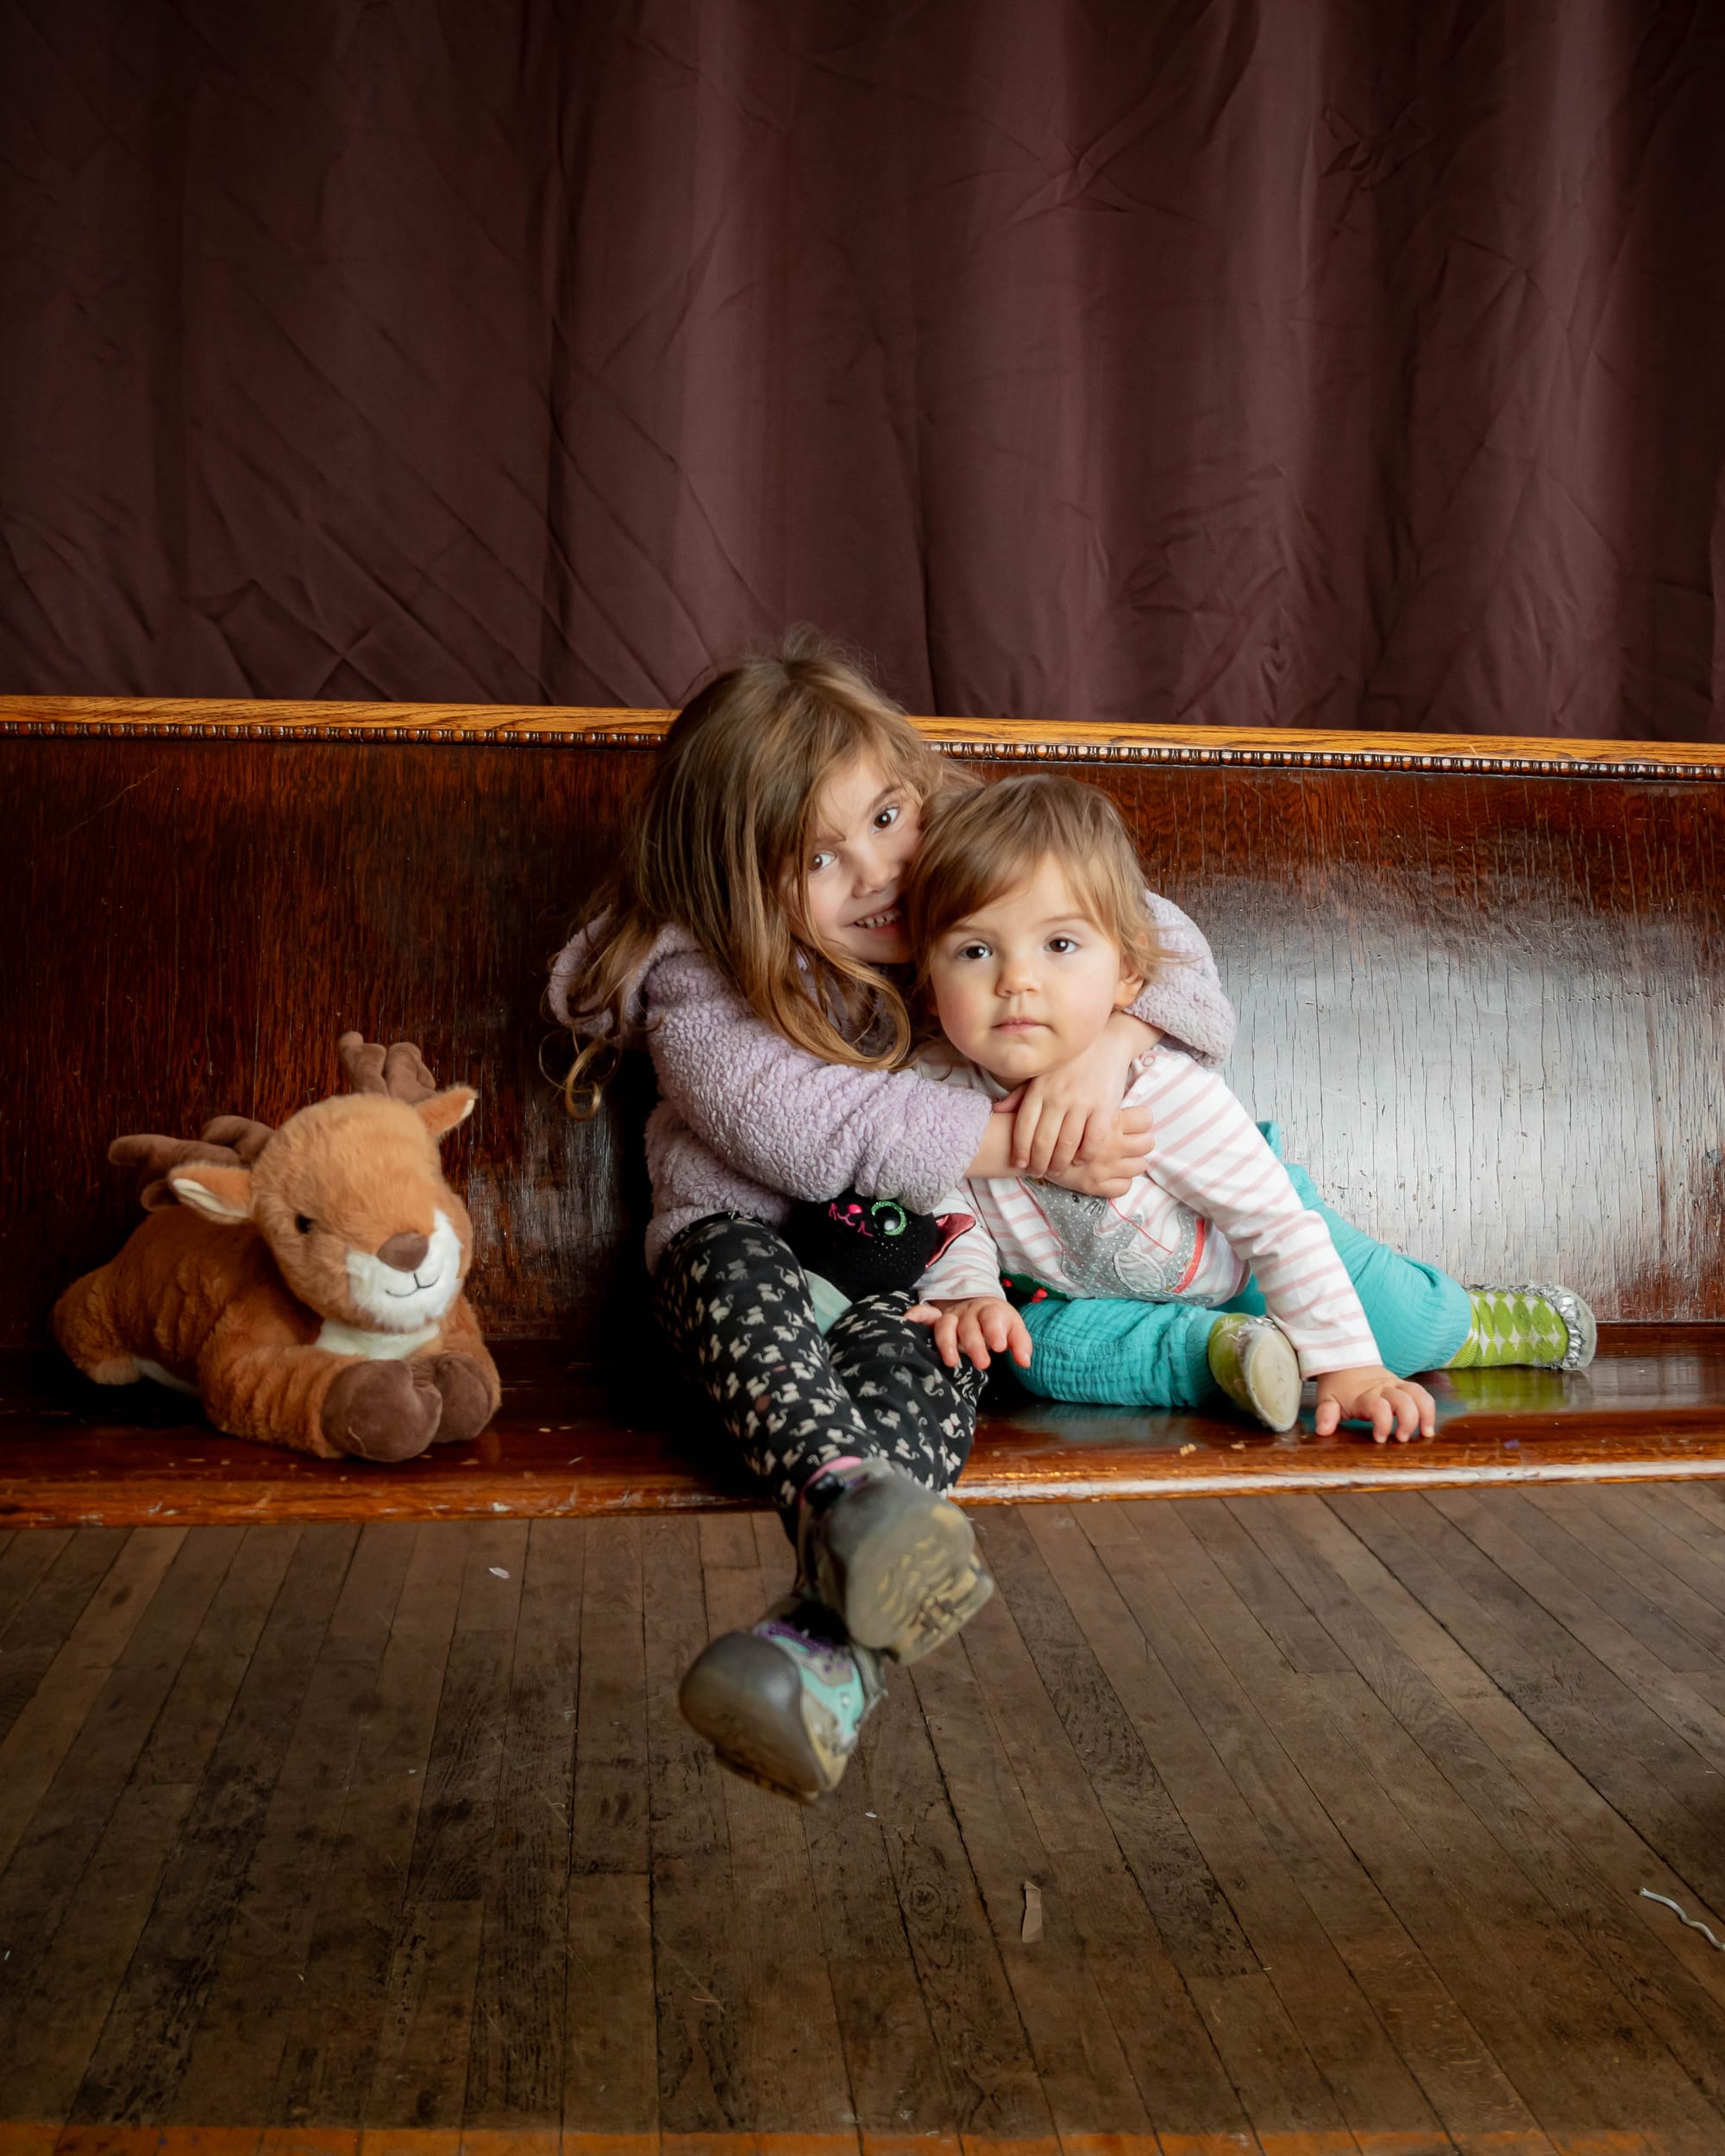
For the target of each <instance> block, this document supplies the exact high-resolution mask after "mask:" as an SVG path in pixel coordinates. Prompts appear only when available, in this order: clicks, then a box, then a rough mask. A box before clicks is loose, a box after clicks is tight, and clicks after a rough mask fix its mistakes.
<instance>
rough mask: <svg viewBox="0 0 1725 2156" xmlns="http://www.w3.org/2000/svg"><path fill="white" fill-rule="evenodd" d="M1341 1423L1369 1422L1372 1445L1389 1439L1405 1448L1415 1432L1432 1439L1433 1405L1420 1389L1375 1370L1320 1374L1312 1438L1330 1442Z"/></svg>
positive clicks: (1435, 1409)
mask: <svg viewBox="0 0 1725 2156" xmlns="http://www.w3.org/2000/svg"><path fill="white" fill-rule="evenodd" d="M1341 1422H1369V1423H1370V1424H1371V1435H1372V1439H1373V1442H1374V1443H1376V1444H1377V1445H1383V1444H1384V1443H1385V1442H1386V1441H1387V1440H1388V1439H1389V1438H1390V1437H1392V1436H1393V1437H1394V1438H1396V1440H1397V1441H1398V1443H1400V1444H1402V1445H1405V1444H1406V1443H1407V1442H1408V1438H1411V1437H1412V1436H1413V1434H1414V1432H1415V1431H1416V1430H1417V1431H1418V1432H1419V1433H1420V1435H1421V1437H1422V1438H1429V1437H1430V1436H1432V1434H1433V1432H1435V1430H1436V1429H1437V1426H1438V1406H1437V1402H1436V1401H1434V1400H1433V1398H1432V1395H1430V1394H1429V1393H1428V1392H1427V1390H1426V1388H1425V1387H1424V1386H1423V1385H1416V1384H1415V1382H1414V1381H1413V1379H1412V1378H1410V1377H1397V1376H1396V1373H1395V1372H1394V1371H1393V1370H1387V1369H1383V1368H1382V1367H1380V1366H1377V1365H1371V1364H1369V1365H1367V1367H1365V1368H1364V1369H1357V1370H1326V1371H1325V1372H1324V1374H1323V1376H1321V1377H1320V1379H1319V1380H1318V1420H1317V1432H1318V1435H1319V1436H1320V1438H1329V1437H1333V1436H1334V1435H1335V1432H1336V1426H1337V1424H1338V1423H1341Z"/></svg>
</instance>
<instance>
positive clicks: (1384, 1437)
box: [1371, 1393, 1396, 1445]
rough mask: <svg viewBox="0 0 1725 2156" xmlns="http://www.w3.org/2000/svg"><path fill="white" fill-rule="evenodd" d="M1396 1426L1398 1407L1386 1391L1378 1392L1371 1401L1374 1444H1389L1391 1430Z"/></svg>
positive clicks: (1372, 1439)
mask: <svg viewBox="0 0 1725 2156" xmlns="http://www.w3.org/2000/svg"><path fill="white" fill-rule="evenodd" d="M1395 1427H1396V1409H1395V1407H1394V1406H1393V1405H1392V1403H1391V1401H1390V1400H1389V1395H1387V1394H1386V1393H1377V1394H1374V1395H1373V1396H1372V1401H1371V1441H1372V1443H1373V1444H1374V1445H1388V1444H1389V1437H1390V1432H1392V1431H1393V1430H1394V1429H1395Z"/></svg>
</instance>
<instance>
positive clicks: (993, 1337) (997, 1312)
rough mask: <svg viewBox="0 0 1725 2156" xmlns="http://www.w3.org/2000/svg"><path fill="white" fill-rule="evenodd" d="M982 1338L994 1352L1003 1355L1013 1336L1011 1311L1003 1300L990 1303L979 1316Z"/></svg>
mask: <svg viewBox="0 0 1725 2156" xmlns="http://www.w3.org/2000/svg"><path fill="white" fill-rule="evenodd" d="M980 1322H981V1325H982V1338H984V1339H985V1340H986V1341H987V1342H988V1345H989V1346H990V1347H991V1348H993V1349H994V1351H995V1353H996V1354H999V1355H1004V1354H1005V1353H1006V1350H1007V1342H1008V1341H1009V1340H1010V1339H1011V1338H1012V1337H1013V1313H1012V1312H1011V1310H1010V1309H1009V1308H1008V1307H1007V1305H1006V1304H1005V1303H1003V1302H996V1303H991V1304H990V1305H989V1306H988V1308H987V1309H986V1310H985V1311H983V1312H982V1317H981V1320H980Z"/></svg>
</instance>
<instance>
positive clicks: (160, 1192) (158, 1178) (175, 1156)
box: [108, 1116, 269, 1213]
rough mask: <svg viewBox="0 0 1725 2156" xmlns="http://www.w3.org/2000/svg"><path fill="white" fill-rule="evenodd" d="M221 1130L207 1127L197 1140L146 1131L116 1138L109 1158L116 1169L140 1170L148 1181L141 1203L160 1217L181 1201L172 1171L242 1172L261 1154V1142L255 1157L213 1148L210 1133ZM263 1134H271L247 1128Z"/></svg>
mask: <svg viewBox="0 0 1725 2156" xmlns="http://www.w3.org/2000/svg"><path fill="white" fill-rule="evenodd" d="M221 1121H222V1122H232V1123H239V1122H240V1121H241V1119H240V1118H239V1117H238V1116H232V1117H223V1118H222V1119H221ZM219 1127H220V1125H219V1124H218V1123H211V1124H209V1125H206V1126H205V1130H204V1137H203V1138H163V1137H161V1136H160V1135H159V1134H158V1133H157V1132H155V1131H144V1132H141V1133H140V1134H139V1135H138V1136H136V1137H134V1138H116V1139H115V1141H114V1143H113V1144H111V1145H110V1147H109V1148H108V1157H109V1159H110V1161H112V1162H113V1163H114V1165H115V1166H116V1168H138V1169H142V1170H143V1172H144V1174H145V1175H146V1176H147V1178H149V1180H148V1181H146V1182H145V1184H144V1187H143V1188H142V1189H141V1191H140V1192H139V1193H138V1199H139V1202H140V1203H141V1205H142V1206H143V1208H144V1211H145V1212H146V1213H160V1212H163V1211H165V1210H166V1207H167V1206H172V1205H177V1204H178V1203H179V1200H178V1199H177V1198H176V1197H175V1196H174V1194H173V1185H172V1184H171V1183H170V1182H169V1181H168V1180H167V1171H168V1170H169V1169H171V1168H183V1167H185V1165H186V1163H188V1162H195V1163H198V1165H199V1166H202V1167H209V1166H210V1165H211V1164H212V1163H213V1164H217V1165H219V1166H221V1167H223V1168H242V1167H244V1166H245V1164H246V1163H247V1162H248V1161H249V1160H250V1159H252V1158H253V1157H254V1153H255V1152H258V1151H261V1150H262V1144H263V1141H262V1140H261V1139H260V1141H259V1143H258V1145H257V1146H256V1147H255V1148H254V1152H253V1153H248V1154H245V1155H242V1154H241V1153H239V1152H238V1151H237V1150H235V1148H234V1147H233V1146H231V1145H220V1144H210V1143H209V1138H210V1132H211V1131H215V1130H216V1129H218V1128H219ZM245 1127H246V1128H248V1129H250V1130H258V1131H263V1133H264V1138H267V1137H268V1136H269V1131H268V1130H267V1127H266V1126H265V1125H263V1124H251V1125H246V1126H245Z"/></svg>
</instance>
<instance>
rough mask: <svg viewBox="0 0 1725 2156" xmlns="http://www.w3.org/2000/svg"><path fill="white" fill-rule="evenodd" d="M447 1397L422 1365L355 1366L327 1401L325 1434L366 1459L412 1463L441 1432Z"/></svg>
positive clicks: (339, 1380)
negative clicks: (443, 1395) (438, 1431)
mask: <svg viewBox="0 0 1725 2156" xmlns="http://www.w3.org/2000/svg"><path fill="white" fill-rule="evenodd" d="M442 1413H443V1401H442V1395H441V1394H440V1393H439V1391H438V1389H437V1385H436V1380H435V1379H434V1378H433V1376H432V1375H431V1372H430V1369H429V1368H428V1367H427V1365H426V1364H425V1363H354V1364H352V1365H351V1366H350V1367H349V1368H348V1369H344V1370H343V1371H342V1373H341V1375H340V1376H338V1377H337V1378H336V1382H335V1383H334V1384H333V1385H331V1387H330V1388H329V1392H328V1393H327V1394H326V1395H324V1400H323V1435H324V1437H325V1438H327V1439H328V1440H329V1443H330V1444H331V1445H334V1446H335V1448H336V1451H338V1452H351V1453H353V1454H354V1455H355V1456H356V1457H358V1458H360V1459H362V1460H411V1459H412V1458H413V1457H415V1456H416V1455H417V1454H418V1453H421V1452H423V1451H424V1450H425V1448H426V1446H427V1445H430V1442H431V1440H432V1438H435V1437H436V1434H437V1426H438V1423H439V1422H440V1420H442Z"/></svg>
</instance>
